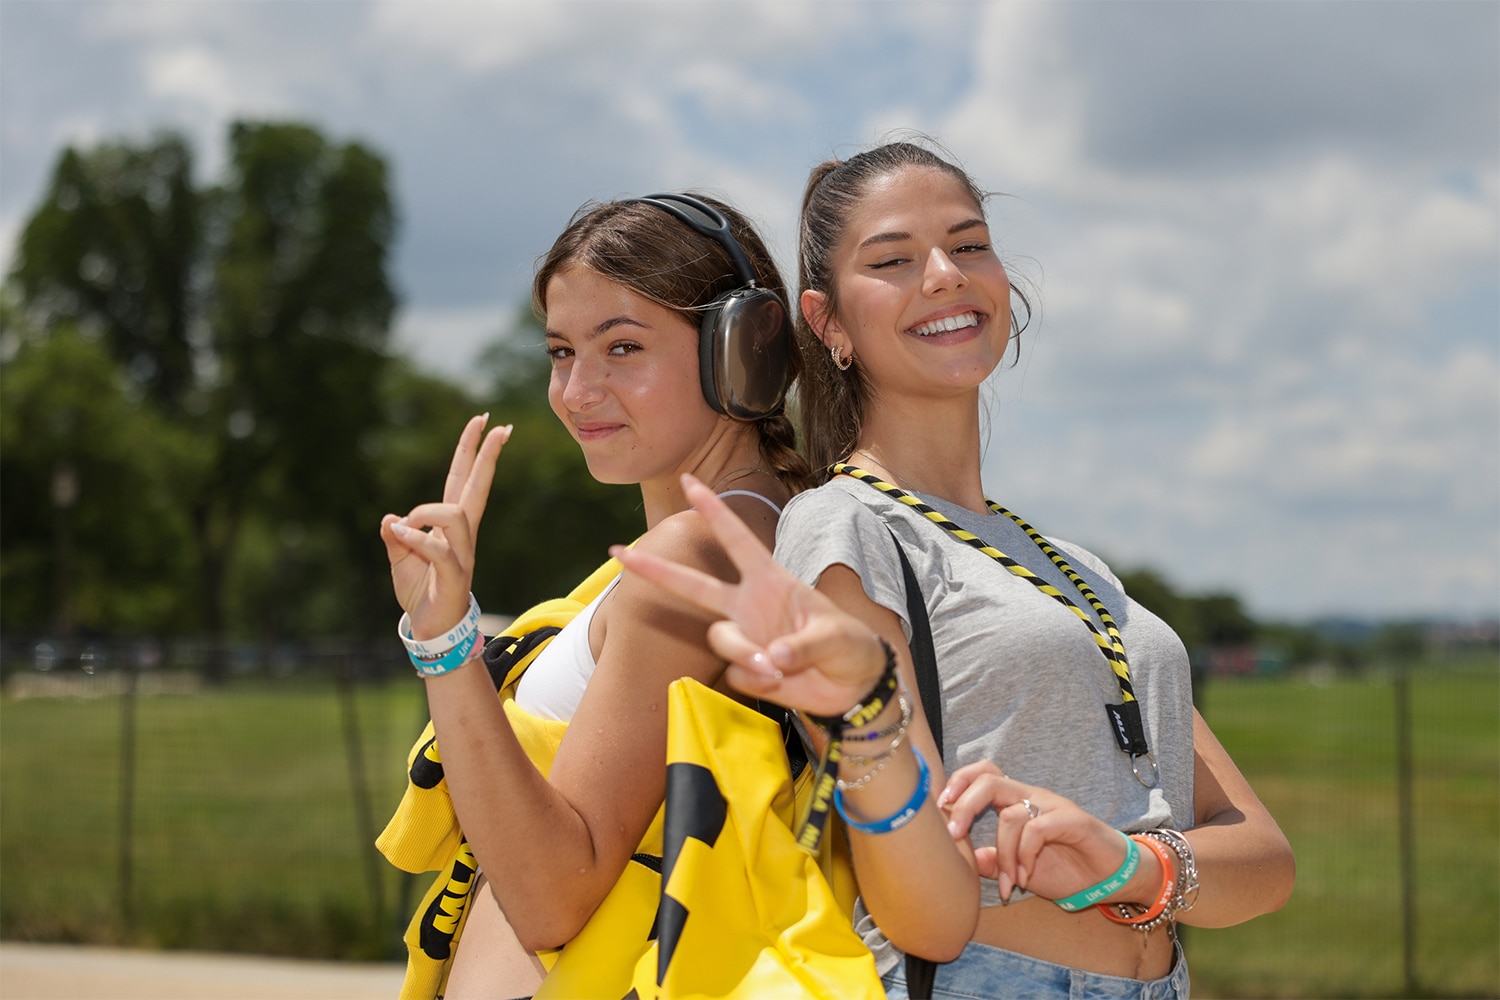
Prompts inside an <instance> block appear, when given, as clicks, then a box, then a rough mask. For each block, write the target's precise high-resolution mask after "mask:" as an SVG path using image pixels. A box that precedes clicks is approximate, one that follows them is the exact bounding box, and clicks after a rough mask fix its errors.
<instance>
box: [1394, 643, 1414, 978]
mask: <svg viewBox="0 0 1500 1000" xmlns="http://www.w3.org/2000/svg"><path fill="white" fill-rule="evenodd" d="M1408 671H1409V667H1408V664H1407V660H1406V658H1405V657H1400V658H1398V660H1397V663H1396V814H1397V822H1398V824H1399V836H1400V849H1401V970H1402V973H1403V975H1404V976H1405V978H1406V995H1407V996H1416V995H1417V949H1416V944H1417V941H1416V939H1417V889H1416V886H1417V872H1416V831H1415V828H1414V827H1413V825H1412V818H1413V811H1412V808H1413V807H1412V774H1411V683H1410V678H1409V676H1408Z"/></svg>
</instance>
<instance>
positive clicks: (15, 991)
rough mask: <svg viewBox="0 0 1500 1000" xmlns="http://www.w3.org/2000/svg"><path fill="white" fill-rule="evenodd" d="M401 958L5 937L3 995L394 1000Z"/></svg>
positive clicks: (53, 999) (0, 973)
mask: <svg viewBox="0 0 1500 1000" xmlns="http://www.w3.org/2000/svg"><path fill="white" fill-rule="evenodd" d="M401 973H402V966H401V965H399V964H391V963H379V964H375V963H358V962H347V963H346V962H311V961H302V960H298V959H281V958H262V957H258V956H253V955H208V954H203V953H200V952H180V951H177V952H174V951H125V950H122V949H118V948H90V947H82V946H76V945H60V944H21V943H18V942H14V941H5V942H0V1000H394V998H395V996H396V994H397V992H398V991H399V990H400V988H401Z"/></svg>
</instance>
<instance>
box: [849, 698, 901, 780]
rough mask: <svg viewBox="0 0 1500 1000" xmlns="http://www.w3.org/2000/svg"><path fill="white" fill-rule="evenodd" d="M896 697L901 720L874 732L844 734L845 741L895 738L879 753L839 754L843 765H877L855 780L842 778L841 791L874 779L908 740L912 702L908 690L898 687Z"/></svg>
mask: <svg viewBox="0 0 1500 1000" xmlns="http://www.w3.org/2000/svg"><path fill="white" fill-rule="evenodd" d="M896 699H897V701H898V702H899V703H900V705H901V719H900V721H898V722H895V723H893V724H891V725H889V726H887V727H885V728H884V729H881V730H878V731H876V732H873V733H850V732H845V733H844V734H843V742H844V743H854V742H868V741H871V740H881V739H887V738H890V737H895V738H894V739H891V742H890V743H888V744H886V747H885V749H884V750H881V751H879V752H878V753H872V754H857V753H841V754H840V755H839V762H840V764H841V765H842V764H852V765H853V766H855V767H869V766H870V765H871V764H874V765H875V767H874V769H873V770H871V771H867V772H865V773H864V774H862V775H861V776H860V777H858V778H856V779H855V780H853V781H845V780H844V779H843V778H840V779H839V780H838V783H837V786H836V787H838V788H839V789H840V790H841V791H852V790H854V789H859V788H863V787H865V786H866V785H868V784H869V783H870V782H871V781H874V780H875V775H877V774H879V773H880V772H881V771H883V770H885V765H886V764H887V763H888V762H889V761H890V759H891V758H892V757H894V756H896V751H897V750H900V749H901V744H902V743H903V742H904V741H905V740H906V730H907V728H908V727H909V726H910V725H911V702H909V701H907V700H906V691H905V690H904V689H901V688H898V689H897V691H896Z"/></svg>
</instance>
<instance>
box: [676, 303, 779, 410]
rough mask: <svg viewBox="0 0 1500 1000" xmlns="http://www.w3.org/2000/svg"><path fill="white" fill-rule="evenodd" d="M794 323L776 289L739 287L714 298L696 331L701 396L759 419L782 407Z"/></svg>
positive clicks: (719, 407)
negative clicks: (792, 323)
mask: <svg viewBox="0 0 1500 1000" xmlns="http://www.w3.org/2000/svg"><path fill="white" fill-rule="evenodd" d="M791 359H792V328H791V323H790V322H789V321H788V317H787V313H786V307H785V306H784V305H782V303H781V299H780V298H778V297H777V296H776V294H775V293H774V292H771V291H768V290H766V289H762V288H741V289H738V290H736V291H733V292H730V293H729V294H728V295H724V296H721V297H720V298H718V299H715V300H714V302H713V304H712V305H710V306H709V307H708V309H706V310H705V311H704V314H703V320H702V323H701V324H700V326H699V331H698V375H699V379H700V381H701V382H702V385H703V398H704V399H706V400H707V401H708V405H709V406H711V407H713V408H714V410H715V411H716V412H719V413H723V414H727V415H728V416H731V417H734V418H735V419H737V420H759V419H760V418H761V417H766V416H770V415H771V414H773V413H775V412H777V411H778V410H779V409H781V405H782V402H783V400H784V399H785V397H786V390H787V385H788V383H790V381H791V369H792V361H791Z"/></svg>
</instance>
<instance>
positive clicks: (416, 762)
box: [375, 560, 883, 1000]
mask: <svg viewBox="0 0 1500 1000" xmlns="http://www.w3.org/2000/svg"><path fill="white" fill-rule="evenodd" d="M619 572H620V565H619V563H618V562H616V561H615V560H610V561H608V562H606V563H605V564H604V565H602V566H600V567H599V568H598V569H597V570H595V571H594V572H593V573H591V574H590V575H589V576H588V578H587V579H585V580H584V581H583V582H582V583H580V584H579V585H578V586H577V587H575V588H574V589H573V591H572V592H571V593H570V594H569V595H568V596H567V597H565V598H560V599H557V600H551V601H545V602H543V603H541V604H538V605H536V606H535V607H533V608H531V609H530V610H528V611H526V612H525V613H524V614H522V615H521V616H520V617H518V618H517V619H516V620H515V621H514V622H512V623H511V625H510V627H509V628H507V630H506V634H505V635H503V636H500V637H498V638H495V639H493V640H491V641H490V643H489V644H488V646H487V647H486V649H485V662H486V666H488V667H489V668H490V673H491V676H492V678H494V680H495V684H496V688H497V695H498V697H500V699H501V700H502V702H503V704H504V708H505V713H506V716H507V718H508V719H509V721H510V723H511V726H512V727H513V728H514V730H515V733H516V737H517V739H518V740H519V742H520V743H521V746H522V747H523V748H524V749H525V751H526V753H527V756H528V757H530V758H531V761H532V763H534V764H535V765H536V767H537V769H538V770H539V771H540V772H541V773H542V775H543V776H546V775H547V774H548V773H549V771H550V769H551V765H552V761H553V759H554V757H555V756H556V754H557V749H558V747H559V745H560V744H561V742H562V737H563V734H564V733H565V732H566V731H567V724H566V723H562V722H556V721H553V720H549V719H540V718H537V717H536V716H533V715H530V714H529V713H527V712H525V711H523V710H522V709H521V708H519V707H518V706H517V705H516V703H515V685H516V682H517V681H519V680H520V678H521V675H522V674H524V673H525V671H526V669H527V667H529V666H530V665H531V663H532V661H533V660H535V658H536V656H537V655H538V654H539V653H540V652H541V650H542V649H543V648H544V647H545V646H546V644H547V643H548V642H549V641H551V639H552V637H553V636H555V635H556V634H557V633H558V632H559V631H561V630H562V627H563V626H564V625H566V624H567V623H568V622H569V621H571V620H572V619H573V617H574V616H575V615H577V614H578V612H579V611H581V610H582V609H583V608H584V607H585V606H586V605H587V604H588V602H589V601H591V600H593V598H594V597H596V596H598V594H599V593H600V592H602V591H603V589H604V588H605V586H607V585H608V584H609V582H610V581H611V580H613V579H614V578H615V577H616V576H617V575H618V574H619ZM776 714H777V715H778V716H782V715H784V713H781V712H780V711H779V710H777V712H776ZM407 765H408V775H407V778H408V781H407V787H406V791H405V793H404V794H403V796H402V798H401V802H400V804H399V805H398V806H397V808H396V812H395V814H394V815H393V816H392V817H391V820H390V822H389V823H388V824H387V825H386V828H385V830H384V831H383V832H382V833H381V835H380V836H379V838H377V840H376V842H375V843H376V847H377V848H378V849H379V850H380V852H381V853H382V854H384V855H385V857H386V858H387V860H389V861H390V862H391V863H392V864H393V865H395V866H396V867H397V868H400V869H402V870H403V871H408V872H413V873H416V872H423V871H437V872H438V877H437V878H436V879H435V880H434V881H433V883H432V885H431V886H430V887H429V889H428V890H427V892H426V893H425V894H424V896H423V898H422V901H421V903H420V904H419V905H418V906H417V909H416V912H415V913H414V914H413V916H412V919H411V921H410V923H409V924H408V926H407V930H406V934H405V936H404V941H405V943H406V947H407V967H406V979H405V981H404V982H403V984H402V989H401V993H400V1000H435V998H440V997H441V996H442V991H443V989H444V986H445V983H446V980H447V975H448V968H449V965H450V963H451V961H452V957H453V954H454V951H455V949H456V946H457V944H458V941H459V939H460V937H461V935H462V933H463V924H464V917H465V916H466V914H467V908H468V902H469V896H470V893H471V892H472V890H473V888H474V880H475V876H476V871H477V867H476V864H475V860H474V856H473V854H472V852H470V850H469V848H468V844H467V843H466V842H465V841H464V839H463V832H462V830H461V829H460V828H459V825H458V820H457V817H456V816H455V815H454V812H453V803H452V800H451V799H450V798H449V796H448V788H447V783H446V782H445V781H444V780H443V775H442V762H441V757H440V756H439V754H438V747H437V744H436V741H435V739H434V737H433V728H432V724H431V723H430V722H429V723H428V724H427V727H426V728H425V729H424V730H423V732H422V735H421V737H420V738H418V740H417V742H416V744H415V745H414V746H413V747H412V750H411V753H410V754H409V755H408V758H407ZM679 765H682V766H679ZM705 771H706V772H708V775H709V776H710V779H711V780H704V774H703V773H702V772H705ZM674 772H675V773H676V775H677V779H678V780H676V781H674ZM811 772H812V768H810V767H807V766H806V757H805V754H804V753H803V752H802V749H801V743H800V739H799V738H798V736H797V735H796V733H795V732H794V731H793V730H792V729H791V727H790V725H789V723H788V722H786V721H782V723H781V724H780V725H778V724H777V722H776V721H775V720H773V719H772V718H770V717H768V716H767V715H763V714H761V713H759V712H756V711H755V710H754V709H750V708H747V707H745V706H744V705H741V704H739V703H738V702H736V701H734V700H733V699H730V698H727V697H724V696H723V695H720V694H717V693H715V692H713V691H710V690H709V689H707V688H705V687H703V685H701V684H697V683H696V682H693V681H690V680H680V681H677V682H675V683H674V684H673V685H672V687H671V689H670V692H669V698H668V781H667V785H668V788H667V801H666V802H665V803H664V804H663V807H662V808H661V809H658V810H657V813H656V816H655V818H653V820H652V821H651V824H650V826H649V827H648V828H647V830H646V833H645V835H644V836H643V837H642V838H641V842H640V844H639V845H638V846H637V848H636V853H635V855H634V857H632V859H631V862H630V863H629V864H627V865H626V868H625V871H624V872H623V873H622V874H621V876H620V878H619V880H618V881H617V882H616V883H615V886H614V888H613V889H611V890H610V892H609V894H608V895H607V896H606V897H605V899H604V901H603V902H602V903H600V905H599V907H598V909H596V910H595V911H594V914H593V915H592V916H591V917H590V918H589V921H588V923H587V924H585V925H584V928H583V930H582V931H580V932H579V934H578V935H577V936H576V937H574V938H573V940H572V941H570V942H568V944H567V945H565V946H564V947H563V948H561V949H556V950H551V951H547V952H542V953H539V955H538V957H539V958H540V959H541V961H542V963H543V965H544V966H545V967H546V968H547V970H548V972H547V977H546V980H545V981H544V982H543V984H542V986H541V988H540V989H539V990H538V991H537V993H536V994H535V996H536V1000H546V998H567V1000H573V998H579V997H599V998H603V1000H616V998H620V1000H624V998H628V997H635V998H639V1000H646V998H665V997H685V996H742V997H746V998H750V997H763V996H782V995H785V996H788V997H792V996H796V997H804V996H827V997H865V996H870V997H879V996H882V995H883V993H882V992H881V989H880V981H879V978H878V976H877V974H876V972H875V965H874V959H873V957H872V956H871V955H870V953H869V950H868V949H866V948H865V946H864V944H863V943H862V942H861V941H860V940H859V938H858V936H857V935H855V933H854V931H853V928H852V926H851V924H850V914H851V912H852V909H853V904H854V897H855V894H856V888H855V884H854V877H853V871H852V868H851V866H850V863H849V854H848V844H847V841H846V840H845V839H844V837H843V835H842V831H841V830H839V829H836V828H835V829H834V830H833V831H832V832H833V835H832V836H830V837H827V838H825V843H824V847H823V849H822V851H821V852H820V854H819V855H818V856H817V857H816V858H814V857H811V856H809V855H807V854H806V853H805V852H803V851H801V850H800V848H797V847H796V842H795V838H794V837H793V836H792V831H791V827H792V824H793V822H794V820H795V817H796V816H797V815H798V812H799V810H800V807H801V806H802V804H803V803H804V802H805V801H806V799H807V797H808V796H809V794H810V790H811V780H810V779H811ZM689 773H692V774H695V775H696V777H697V780H686V781H685V780H683V776H684V775H687V774H689ZM705 811H706V814H707V817H708V818H707V819H705V818H704V814H705ZM715 814H717V815H719V816H720V817H721V818H720V820H719V822H718V823H717V825H716V826H715V824H714V823H713V822H712V817H713V816H714V815H715ZM664 829H666V830H669V831H671V832H670V833H669V834H668V835H667V836H666V837H665V838H664ZM710 831H711V832H713V834H714V836H713V838H712V839H707V838H706V837H705V833H706V832H710ZM726 834H727V835H726ZM663 855H666V859H665V860H666V864H665V866H663ZM663 870H665V871H666V873H667V876H668V881H667V885H666V887H665V891H664V888H663V885H662V872H663ZM659 938H660V941H659V940H658V939H659Z"/></svg>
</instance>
